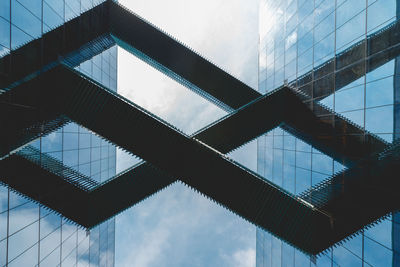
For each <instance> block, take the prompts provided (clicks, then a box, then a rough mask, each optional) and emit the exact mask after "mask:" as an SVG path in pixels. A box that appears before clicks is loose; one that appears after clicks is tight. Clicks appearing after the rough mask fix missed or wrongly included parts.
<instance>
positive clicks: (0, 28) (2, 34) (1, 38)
mask: <svg viewBox="0 0 400 267" xmlns="http://www.w3.org/2000/svg"><path fill="white" fill-rule="evenodd" d="M0 45H2V46H4V47H7V48H10V23H9V22H8V21H6V20H5V19H3V18H0Z"/></svg>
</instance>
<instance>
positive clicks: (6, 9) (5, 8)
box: [0, 0, 10, 20]
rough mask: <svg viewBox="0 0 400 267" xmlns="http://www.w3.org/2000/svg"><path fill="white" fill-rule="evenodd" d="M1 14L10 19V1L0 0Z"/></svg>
mask: <svg viewBox="0 0 400 267" xmlns="http://www.w3.org/2000/svg"><path fill="white" fill-rule="evenodd" d="M0 16H1V17H3V18H5V19H6V20H10V1H9V0H0Z"/></svg>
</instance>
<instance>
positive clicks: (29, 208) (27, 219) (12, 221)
mask: <svg viewBox="0 0 400 267" xmlns="http://www.w3.org/2000/svg"><path fill="white" fill-rule="evenodd" d="M38 220H39V208H38V205H37V204H35V203H33V202H28V203H26V204H24V205H22V206H18V207H15V208H13V209H10V211H9V234H10V235H11V234H13V233H15V232H16V231H19V230H21V229H23V228H24V227H27V226H28V225H30V224H36V223H37V221H38Z"/></svg>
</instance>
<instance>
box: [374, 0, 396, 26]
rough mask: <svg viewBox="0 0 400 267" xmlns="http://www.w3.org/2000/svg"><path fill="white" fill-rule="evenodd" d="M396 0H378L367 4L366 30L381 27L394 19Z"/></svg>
mask: <svg viewBox="0 0 400 267" xmlns="http://www.w3.org/2000/svg"><path fill="white" fill-rule="evenodd" d="M396 3H398V2H397V1H385V0H378V1H375V2H374V3H373V4H372V5H370V6H368V12H367V16H368V17H367V27H368V28H367V31H373V30H376V28H378V27H379V28H382V27H385V26H386V25H388V24H389V23H391V22H392V21H394V20H395V19H396Z"/></svg>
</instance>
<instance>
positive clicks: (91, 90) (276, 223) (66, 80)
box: [2, 67, 387, 254]
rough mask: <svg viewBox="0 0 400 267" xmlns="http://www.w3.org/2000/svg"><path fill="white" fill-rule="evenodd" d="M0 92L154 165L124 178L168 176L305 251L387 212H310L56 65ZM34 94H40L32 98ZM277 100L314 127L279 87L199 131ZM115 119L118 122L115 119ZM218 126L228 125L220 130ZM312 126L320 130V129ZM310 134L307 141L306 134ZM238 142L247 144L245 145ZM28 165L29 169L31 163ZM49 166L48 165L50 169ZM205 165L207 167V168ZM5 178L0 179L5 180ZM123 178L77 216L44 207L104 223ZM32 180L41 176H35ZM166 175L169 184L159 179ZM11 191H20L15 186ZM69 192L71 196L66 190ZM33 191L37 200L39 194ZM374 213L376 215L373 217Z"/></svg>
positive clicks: (97, 193) (94, 195)
mask: <svg viewBox="0 0 400 267" xmlns="http://www.w3.org/2000/svg"><path fill="white" fill-rule="evenodd" d="M57 81H63V82H62V83H58V84H57ZM54 84H57V86H56V87H55V86H54ZM3 95H4V96H7V98H8V99H9V100H10V101H12V102H13V103H18V104H19V105H23V106H28V107H35V108H37V109H40V110H41V112H42V113H43V114H62V115H63V116H65V117H68V118H69V119H71V120H72V121H74V122H77V123H78V124H80V125H82V126H84V127H86V128H88V129H90V130H92V131H94V132H96V133H98V134H99V135H101V136H103V137H104V138H106V139H107V140H110V141H111V142H113V143H115V144H117V145H118V146H120V147H122V148H124V149H126V150H128V151H129V152H131V153H133V154H136V155H138V156H140V157H141V158H143V159H145V160H146V161H147V162H149V163H150V164H151V165H153V166H156V168H155V167H152V166H151V165H150V164H149V163H147V164H142V165H140V166H139V169H136V168H137V167H136V168H134V169H133V170H132V171H128V172H126V173H125V174H129V175H131V174H135V172H136V171H138V172H139V171H140V170H141V169H140V167H141V166H142V170H143V166H146V165H147V166H148V167H146V168H145V170H146V171H145V173H144V174H143V173H142V174H140V173H139V176H142V177H145V176H146V175H147V174H146V172H147V169H151V171H150V174H151V175H152V176H153V175H154V177H155V178H156V180H158V181H164V184H163V185H162V186H166V185H168V184H170V183H171V182H173V181H174V179H173V178H172V177H179V180H181V181H183V182H184V183H186V184H188V185H189V186H191V187H193V188H194V189H196V190H198V191H199V192H201V193H203V194H204V195H206V196H208V197H209V198H211V199H213V200H215V201H216V202H218V203H220V204H221V205H223V206H224V207H226V208H228V209H230V210H231V211H233V212H235V213H236V214H238V215H240V216H242V217H243V218H245V219H247V220H249V221H250V222H252V223H254V224H256V225H258V226H260V227H262V228H264V229H266V230H268V231H270V232H272V233H273V234H275V235H276V236H278V237H280V238H282V239H284V240H285V241H287V242H289V243H291V244H292V245H294V246H296V247H298V248H299V249H302V250H303V251H305V252H307V253H311V254H316V253H318V252H321V251H322V250H324V249H326V248H328V247H329V246H331V245H333V244H334V243H336V242H338V241H340V240H341V239H343V238H344V237H346V236H348V235H349V234H353V233H354V232H355V231H357V230H359V229H360V227H363V226H365V225H367V224H369V223H372V222H373V221H375V220H376V219H377V218H379V217H381V216H383V215H385V214H386V213H387V209H386V208H385V209H384V210H383V211H382V210H379V209H378V210H376V212H375V213H373V214H372V213H371V212H369V213H366V214H365V216H364V217H363V218H362V219H363V221H362V222H361V221H360V219H359V218H357V217H356V218H354V220H352V221H351V222H349V221H347V220H345V221H343V220H341V218H342V217H340V214H338V215H336V214H335V216H333V215H332V214H333V213H332V212H331V210H330V209H327V208H324V209H322V208H314V207H313V206H312V205H309V204H307V203H306V202H304V201H302V200H301V199H299V198H298V197H296V196H294V195H291V194H289V193H287V192H285V191H284V190H282V189H280V188H279V187H277V186H276V185H274V184H272V183H271V182H269V181H266V180H264V179H263V178H262V177H260V176H258V175H257V174H255V173H252V172H251V171H249V170H247V169H245V168H244V167H242V166H240V165H238V164H236V163H235V162H232V161H230V160H228V159H227V158H226V157H225V156H224V155H223V154H222V153H220V152H218V151H217V150H214V149H210V147H209V145H205V144H204V143H203V142H200V141H197V140H198V139H196V138H190V137H189V136H186V135H184V134H183V133H180V132H179V131H177V130H176V129H175V128H173V127H171V126H169V125H168V124H167V123H165V122H163V121H162V120H160V119H159V118H157V117H155V116H154V115H152V114H150V113H148V112H147V111H145V110H143V109H141V108H140V107H138V106H136V105H135V104H133V103H131V102H130V101H129V100H127V99H125V98H123V97H121V96H119V95H117V94H116V93H114V92H112V91H110V90H108V89H106V88H104V87H102V86H100V85H98V84H96V83H94V82H92V81H90V80H89V79H87V78H84V77H82V76H81V75H79V74H78V73H75V72H74V71H72V70H70V69H67V68H65V67H56V68H54V69H53V70H50V71H48V72H46V73H43V74H42V75H40V76H38V77H36V78H34V79H32V80H30V81H29V82H26V83H23V84H21V85H19V86H17V87H16V88H14V89H13V90H11V91H10V92H9V93H6V94H3ZM38 95H40V97H35V96H38ZM267 100H268V101H267ZM271 100H273V101H271ZM282 101H285V103H288V104H290V106H291V107H293V110H296V112H295V113H294V114H296V116H297V119H300V118H309V119H306V120H305V121H307V120H308V121H310V123H315V122H318V119H317V117H316V116H315V115H314V114H313V113H312V112H311V110H310V109H309V108H308V107H307V106H306V105H304V104H303V103H302V101H301V99H300V98H299V97H298V96H296V94H294V93H293V92H292V91H291V89H289V88H282V89H280V90H277V91H275V92H273V93H271V94H269V95H267V96H266V97H262V98H260V99H259V100H258V101H254V102H252V103H250V104H249V105H247V106H245V107H243V108H242V109H239V110H238V111H236V112H234V113H233V114H231V115H230V116H228V117H227V118H225V119H222V120H221V121H220V122H217V123H216V124H214V125H212V126H210V127H209V128H207V130H205V131H203V132H207V131H208V129H213V127H216V126H218V127H220V129H222V131H221V132H225V133H226V132H227V131H228V130H230V128H229V121H230V120H231V121H233V122H234V123H233V124H235V125H236V124H238V123H240V120H242V121H249V120H248V119H247V120H245V119H243V118H246V116H247V118H250V116H253V115H254V114H253V113H254V112H261V111H263V110H262V108H264V109H265V108H267V109H268V108H272V109H273V104H272V103H274V105H276V106H277V107H279V106H282ZM251 111H252V112H253V113H252V112H251ZM282 114H284V117H283V119H282V121H285V120H287V118H286V116H287V114H290V113H286V114H285V113H284V112H283V113H282ZM115 118H118V120H116V119H115ZM232 118H233V119H232ZM273 120H275V119H273ZM292 120H296V118H292ZM250 121H251V120H250ZM223 122H224V123H225V122H228V123H227V124H226V123H225V125H224V123H223ZM278 123H279V122H273V121H272V122H271V123H270V125H269V128H273V127H275V126H276V124H278ZM221 125H222V126H221ZM226 125H228V126H226ZM254 126H257V125H254ZM323 126H324V127H321V128H322V129H323V130H325V131H326V129H325V127H326V124H323ZM264 127H265V126H264ZM253 128H255V129H254V130H255V131H254V132H255V133H256V134H254V135H255V136H258V135H259V134H261V133H262V131H265V129H264V130H260V127H253ZM267 128H268V127H267ZM316 128H317V129H318V127H316ZM240 129H242V131H243V130H244V129H246V128H244V127H243V125H242V127H240ZM334 130H335V129H334V128H330V129H329V132H328V133H329V134H331V133H332V131H334ZM325 134H326V132H323V135H321V134H316V136H317V137H318V136H322V137H323V138H321V139H322V140H325V139H326V138H324V137H326V136H328V135H325ZM309 135H310V136H312V134H309ZM331 136H334V135H331ZM346 136H347V135H346ZM197 137H200V138H201V135H200V134H198V136H197ZM250 138H252V137H250ZM253 138H254V137H253ZM357 140H359V139H357ZM242 141H244V142H245V141H246V140H242ZM328 143H329V142H328ZM359 145H362V144H359ZM217 147H218V146H217ZM15 157H17V158H18V157H19V158H20V159H21V160H22V161H23V162H27V160H26V158H24V159H22V158H23V157H22V158H21V156H18V153H17V154H16V155H15V156H14V155H13V156H10V157H9V158H6V159H5V160H3V161H4V162H5V163H3V164H5V165H4V166H5V167H3V168H4V169H5V171H4V173H7V174H8V175H11V172H12V170H13V169H14V168H15V162H16V161H15V159H14V158H15ZM7 162H11V163H14V165H12V164H11V163H10V164H7ZM25 165H27V164H25ZM8 166H11V167H8ZM31 166H34V165H32V164H31ZM50 166H52V165H51V164H50ZM53 166H54V164H53ZM204 166H207V168H205V167H204ZM13 167H14V168H13ZM37 167H38V165H37V164H36V166H35V168H37ZM29 169H30V168H29V167H28V166H25V168H23V169H22V168H20V169H19V172H23V171H28V172H29V171H30V170H29ZM42 169H46V168H42ZM47 169H48V170H47V173H48V174H47V175H50V176H51V175H52V176H57V177H58V179H57V178H54V179H52V180H54V181H55V180H57V181H58V180H60V174H58V175H57V173H54V172H51V169H52V168H47ZM56 169H57V168H56ZM7 170H9V171H7ZM2 173H3V170H2ZM62 173H63V172H62ZM164 173H165V174H167V175H165V174H164ZM18 174H19V177H27V176H26V175H27V174H28V173H26V174H25V175H22V174H21V173H18ZM8 175H5V176H4V177H8ZM129 175H127V176H128V177H127V179H125V181H123V179H122V180H121V181H122V182H120V181H119V178H115V179H113V180H112V181H111V182H110V183H111V185H112V186H110V185H108V188H107V187H106V186H105V185H107V183H106V184H105V185H101V186H98V187H95V189H94V190H90V191H89V192H88V193H86V194H87V196H86V197H87V198H88V199H87V200H86V202H85V203H87V204H88V206H86V205H82V208H84V209H85V211H81V212H77V213H76V214H75V215H72V216H71V213H73V210H68V208H70V209H71V206H66V204H63V203H61V202H60V200H58V202H57V199H55V200H54V201H55V204H54V203H53V202H52V200H51V199H50V200H48V201H50V203H49V204H47V205H48V206H49V207H51V208H53V209H55V210H56V211H58V212H60V213H61V214H63V215H65V216H67V217H69V218H71V219H72V220H74V221H76V222H78V223H79V224H81V225H84V226H87V227H91V226H93V225H95V224H97V223H99V222H101V220H104V219H106V218H108V217H109V216H110V215H111V214H112V213H113V212H112V210H114V214H115V212H118V211H116V210H115V207H114V206H113V205H112V204H113V203H114V202H115V201H114V202H113V201H111V202H110V199H111V198H113V197H114V196H115V195H120V196H122V195H124V196H127V195H128V196H131V195H132V192H127V191H125V192H126V195H125V194H123V193H124V190H123V188H126V183H127V181H126V180H129V178H132V176H129ZM15 176H17V175H15V174H14V175H13V176H11V177H15ZM37 177H39V174H38V176H37ZM164 177H166V178H167V179H164ZM168 177H169V178H168ZM14 179H16V178H14ZM38 179H39V178H38ZM49 180H51V179H43V181H44V182H46V183H48V181H49ZM61 180H63V181H64V182H63V183H62V184H56V185H55V188H59V187H63V186H65V183H70V184H73V185H75V187H76V190H77V192H79V193H78V196H80V195H81V194H82V192H84V191H85V190H82V188H80V187H79V186H76V183H74V182H72V183H71V182H70V181H68V179H65V178H61ZM65 181H67V182H65ZM143 181H146V179H145V178H144V179H142V180H141V181H140V180H136V179H131V181H130V183H135V182H136V183H137V184H140V183H141V182H142V183H143ZM5 182H7V181H5ZM8 183H10V181H8ZM56 183H58V182H56ZM11 186H12V184H11ZM17 186H18V184H17ZM144 186H145V187H146V186H147V188H148V187H151V186H152V185H150V186H149V185H146V184H145V185H144ZM70 187H71V186H70ZM26 188H27V189H28V191H29V190H30V188H31V187H30V186H28V187H26ZM16 189H17V190H18V188H17V187H16ZM107 189H108V190H107ZM159 189H161V187H158V188H151V190H152V191H153V192H154V191H157V190H159ZM19 190H20V191H21V192H24V193H26V194H27V195H28V196H29V195H34V194H29V192H26V191H27V190H26V189H25V191H24V190H22V189H19ZM61 191H62V190H61ZM120 191H121V192H120ZM67 192H68V193H69V194H70V193H71V192H70V191H68V190H67ZM40 193H43V192H40ZM35 194H36V195H37V196H39V197H40V195H41V194H38V193H35ZM60 195H61V194H60ZM142 197H143V195H142ZM33 198H34V197H33ZM76 199H77V200H80V199H82V198H80V197H77V198H76ZM38 201H40V199H38ZM128 202H129V201H128ZM57 204H60V207H57ZM123 204H128V205H131V204H133V201H131V202H130V203H126V201H125V203H123ZM72 207H76V205H72ZM124 208H126V207H124ZM64 210H65V211H64ZM379 211H381V213H380V214H378V216H377V214H376V213H377V212H379ZM110 213H111V214H110ZM77 214H78V215H77ZM80 216H83V217H80ZM343 218H345V217H343ZM368 219H369V220H368ZM355 225H356V226H357V227H355ZM322 237H323V238H322Z"/></svg>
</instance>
